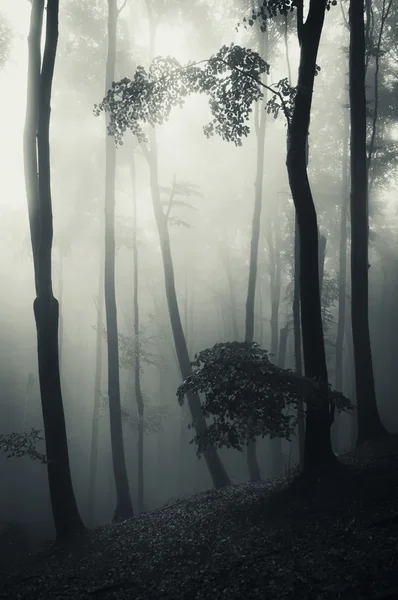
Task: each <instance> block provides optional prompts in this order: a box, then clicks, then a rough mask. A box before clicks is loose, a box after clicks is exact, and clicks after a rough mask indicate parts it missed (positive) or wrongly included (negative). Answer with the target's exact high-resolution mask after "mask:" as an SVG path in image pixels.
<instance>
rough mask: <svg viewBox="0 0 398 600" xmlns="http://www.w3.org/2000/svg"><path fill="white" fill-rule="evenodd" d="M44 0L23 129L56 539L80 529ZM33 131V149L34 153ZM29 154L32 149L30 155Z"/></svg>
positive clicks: (49, 29) (55, 5) (52, 33)
mask: <svg viewBox="0 0 398 600" xmlns="http://www.w3.org/2000/svg"><path fill="white" fill-rule="evenodd" d="M43 10H44V0H35V1H34V2H33V3H32V13H31V22H30V31H29V38H28V44H29V64H28V98H27V111H26V123H25V131H24V155H25V179H26V187H27V198H28V208H29V224H30V232H31V240H32V251H33V259H34V269H35V284H36V299H35V301H34V303H33V310H34V315H35V320H36V328H37V355H38V363H39V382H40V393H41V403H42V411H43V422H44V434H45V444H46V454H47V458H48V460H49V462H48V465H47V471H48V482H49V488H50V498H51V508H52V512H53V517H54V523H55V529H56V533H57V537H58V538H62V537H65V536H66V535H68V534H71V533H73V532H76V531H81V530H83V529H84V526H83V522H82V520H81V518H80V514H79V511H78V508H77V504H76V498H75V495H74V491H73V485H72V479H71V473H70V465H69V454H68V442H67V436H66V427H65V415H64V408H63V401H62V392H61V381H60V371H59V354H58V325H59V305H58V301H57V300H56V298H54V296H53V290H52V273H51V254H52V242H53V217H52V200H51V176H50V175H51V169H50V141H49V132H50V113H51V92H52V81H53V74H54V65H55V57H56V52H57V42H58V12H59V1H58V0H48V3H47V22H46V40H45V47H44V55H43V62H42V64H41V55H40V43H41V31H42V23H43ZM36 132H37V153H36ZM30 153H32V154H30Z"/></svg>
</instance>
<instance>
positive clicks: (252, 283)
mask: <svg viewBox="0 0 398 600" xmlns="http://www.w3.org/2000/svg"><path fill="white" fill-rule="evenodd" d="M259 43H260V54H261V56H264V55H265V54H266V50H267V47H268V31H266V32H265V34H264V35H261V34H259ZM265 102H266V99H264V105H265ZM264 105H263V104H262V103H260V105H259V106H258V107H257V111H260V115H259V118H258V120H257V119H256V141H257V152H256V181H255V186H254V187H255V196H254V207H253V219H252V233H251V240H250V259H249V278H248V285H247V297H246V318H245V342H248V343H252V342H253V340H254V306H255V299H256V284H257V263H258V245H259V240H260V219H261V208H262V198H263V178H264V142H265V125H266V115H267V113H266V111H265V110H264V108H265V106H264ZM256 443H257V442H256V440H255V439H253V440H249V441H248V443H247V466H248V470H249V475H250V481H252V482H255V481H260V480H261V471H260V466H259V464H258V460H257V456H256Z"/></svg>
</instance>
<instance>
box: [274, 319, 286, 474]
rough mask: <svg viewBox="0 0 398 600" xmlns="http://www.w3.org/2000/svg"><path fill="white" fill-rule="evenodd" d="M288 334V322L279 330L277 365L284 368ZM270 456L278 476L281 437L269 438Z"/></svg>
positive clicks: (279, 472) (281, 470) (281, 464)
mask: <svg viewBox="0 0 398 600" xmlns="http://www.w3.org/2000/svg"><path fill="white" fill-rule="evenodd" d="M288 336H289V327H288V324H287V323H286V325H285V326H284V327H282V328H281V330H280V332H279V347H278V358H277V365H278V367H280V368H281V369H284V368H285V364H286V350H287V340H288ZM271 447H272V458H273V475H274V477H278V476H280V475H281V472H283V453H282V438H280V437H276V438H274V439H273V440H271Z"/></svg>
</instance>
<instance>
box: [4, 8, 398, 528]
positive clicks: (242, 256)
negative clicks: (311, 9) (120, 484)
mask: <svg viewBox="0 0 398 600" xmlns="http://www.w3.org/2000/svg"><path fill="white" fill-rule="evenodd" d="M60 4H61V6H60V23H59V26H60V35H59V46H58V56H57V60H56V71H55V78H54V87H53V101H52V115H51V160H52V192H53V210H54V231H55V235H54V252H53V262H54V291H55V295H56V297H57V298H58V299H59V301H60V305H61V313H62V321H61V326H60V347H61V376H62V386H63V393H64V405H65V412H66V419H67V431H68V438H69V453H70V460H71V467H72V476H73V482H74V487H75V492H76V495H77V499H78V504H79V508H80V511H81V514H82V517H83V519H85V517H86V510H87V482H88V467H89V456H90V454H89V453H90V443H91V421H92V414H93V397H94V370H95V340H96V331H95V328H94V327H95V323H96V303H95V300H96V298H97V296H98V285H99V284H98V280H99V258H100V249H101V248H102V244H103V239H102V237H101V236H100V221H99V216H101V217H102V212H103V200H104V177H105V176H104V171H103V164H104V152H105V143H104V117H103V115H102V116H101V117H99V118H97V117H95V116H94V115H93V104H94V103H95V102H99V101H101V99H102V97H103V95H104V91H105V90H104V75H105V56H106V9H107V6H106V2H105V0H96V1H91V0H80V1H77V0H72V1H70V0H63V1H62V2H61V3H60ZM198 4H199V5H200V6H201V9H200V10H198V12H197V14H194V15H192V14H191V13H190V11H188V10H184V7H183V3H182V8H181V10H176V11H170V12H169V13H167V15H166V16H165V17H164V20H163V23H162V24H161V25H160V26H159V28H158V31H157V38H156V54H160V55H171V56H174V57H176V58H177V59H178V60H180V61H181V62H186V61H187V60H201V59H203V58H206V57H208V56H209V55H210V54H212V53H214V52H216V51H217V50H218V49H219V47H220V46H221V45H222V44H223V43H228V44H229V43H230V42H236V43H240V44H242V45H246V46H252V47H253V48H256V41H255V35H254V30H249V31H245V30H244V29H243V28H240V29H239V31H238V32H237V31H236V30H235V26H236V24H237V22H238V21H239V20H240V19H241V18H242V17H243V16H244V14H245V2H243V1H242V2H238V0H236V1H235V3H230V2H224V3H222V2H221V3H220V2H213V1H212V0H208V2H202V3H200V2H198ZM30 8H31V5H30V4H29V3H28V2H26V0H0V11H1V13H0V15H1V18H2V19H5V20H6V21H7V22H8V24H9V26H10V28H11V30H12V34H13V35H12V42H11V47H10V54H9V59H8V61H7V62H6V64H5V66H4V68H3V69H2V70H1V71H0V89H1V90H2V94H1V111H0V131H1V136H0V165H1V177H0V211H1V215H0V281H1V293H0V393H1V396H0V431H1V432H2V433H6V432H9V431H22V430H23V429H25V428H30V427H37V428H42V417H41V407H40V396H39V388H38V373H37V355H36V328H35V323H34V318H33V310H32V302H33V299H34V282H33V264H32V259H31V247H30V236H29V226H28V218H27V206H26V195H25V187H24V172H23V155H22V133H23V126H24V117H25V106H26V71H27V35H28V27H29V15H30ZM206 14H208V15H209V16H206ZM291 31H292V34H291V35H290V36H289V54H290V61H291V68H292V75H293V79H294V81H295V78H296V74H297V61H298V47H297V42H296V38H295V35H294V27H292V28H291ZM119 33H120V35H119V40H118V45H119V48H120V53H119V54H118V57H117V77H118V78H121V77H124V76H130V77H131V76H132V75H133V73H132V72H131V69H130V70H129V67H126V65H128V62H129V60H130V59H132V60H133V61H134V62H135V63H136V64H148V54H149V53H148V24H147V19H146V12H145V6H144V5H143V4H142V3H141V2H139V1H138V0H135V1H133V0H128V2H127V6H126V8H125V9H124V10H123V12H122V13H121V16H120V24H119ZM275 38H277V35H276V34H275ZM347 45H348V33H347V31H346V29H345V28H344V26H343V24H342V17H341V12H340V8H339V7H336V8H333V9H332V10H331V11H330V12H329V13H328V14H327V19H326V25H325V29H324V34H323V37H322V43H321V48H320V54H319V59H318V64H319V65H320V66H321V72H320V74H319V75H318V77H317V79H316V82H315V95H314V108H313V115H312V120H311V131H310V138H309V141H310V165H309V167H310V177H311V183H312V187H313V194H314V200H315V204H316V207H317V210H318V214H319V223H320V229H321V231H322V232H323V233H324V234H325V235H326V236H327V253H326V262H325V281H326V282H329V283H328V290H329V292H330V298H329V305H328V306H327V307H326V308H325V310H327V311H328V315H330V324H329V327H328V329H327V331H326V334H325V335H326V338H327V341H328V343H329V345H328V356H329V375H330V380H331V382H332V383H333V378H334V371H333V368H334V349H333V344H334V340H335V336H336V324H335V319H336V315H337V295H336V290H337V275H338V247H339V227H340V225H339V211H340V205H341V199H342V183H341V172H342V166H341V161H342V137H343V108H342V104H344V102H346V96H345V91H344V82H345V74H346V72H347V69H348V66H347V57H346V54H345V53H344V47H346V46H347ZM129 48H132V49H133V50H129ZM126 49H127V51H128V53H129V54H126V53H125V52H126ZM387 50H388V49H387ZM267 60H268V61H269V62H270V64H271V75H270V79H269V80H270V81H271V82H276V81H278V80H279V79H280V78H282V77H285V76H287V64H286V55H285V48H284V43H283V39H282V38H281V37H280V38H279V42H278V43H275V44H274V45H273V47H272V48H271V52H270V56H269V57H268V58H267ZM394 64H395V62H394V56H393V55H391V54H389V52H387V53H386V55H385V56H384V57H383V59H382V66H383V69H385V73H386V75H385V77H386V78H387V79H386V84H385V85H386V86H387V87H388V82H389V81H390V82H392V84H393V83H394V79H392V80H391V79H390V80H389V79H388V78H391V77H392V78H394ZM391 72H392V75H391ZM397 72H398V70H396V71H395V78H396V74H397ZM395 81H396V79H395ZM370 95H371V89H370ZM370 101H371V98H370ZM393 114H394V113H393ZM209 119H210V111H209V108H208V106H207V102H206V99H205V98H203V97H201V98H196V97H192V98H190V99H189V100H188V101H187V103H186V105H185V107H184V108H183V109H182V110H179V109H175V110H173V111H172V116H171V119H170V121H169V122H168V123H167V124H165V125H163V126H161V127H158V128H157V140H158V152H159V180H160V183H161V185H162V186H165V187H170V185H171V183H172V181H173V177H174V176H175V177H176V179H177V181H184V182H189V183H190V184H191V185H192V186H194V188H193V189H194V190H196V191H197V192H198V194H197V195H196V194H195V195H191V196H190V197H188V198H185V200H187V201H188V202H189V203H190V204H192V206H193V207H194V208H193V209H188V208H185V207H178V208H175V209H174V210H173V215H174V216H175V217H176V218H178V219H180V220H182V221H184V222H185V223H186V224H188V225H189V227H187V226H184V225H175V226H172V227H170V236H171V241H172V252H173V259H174V266H175V271H176V287H177V292H178V298H179V303H180V311H181V315H182V318H183V325H184V329H185V333H186V335H187V341H188V347H189V352H190V354H191V355H192V356H193V355H194V353H195V352H197V351H199V350H201V349H204V348H206V347H210V346H212V345H213V344H215V343H216V342H218V341H226V340H232V339H234V332H233V326H232V318H231V287H230V286H229V283H228V279H227V270H226V267H225V264H226V263H225V257H227V262H228V264H229V265H230V269H231V281H232V295H234V298H235V302H236V318H237V323H238V333H239V339H240V340H242V339H243V335H244V314H245V313H244V308H245V301H246V287H247V276H248V258H249V244H250V233H251V219H252V209H253V202H254V180H255V169H256V141H255V135H254V133H253V132H252V134H251V135H250V136H249V137H248V138H247V139H246V140H245V141H244V142H243V145H242V147H238V148H237V147H235V146H234V145H232V144H228V143H226V142H224V141H222V140H221V139H219V138H211V139H206V138H205V136H204V135H203V132H202V127H203V125H205V124H206V123H207V122H208V120H209ZM396 120H398V114H397V115H396ZM396 120H394V117H391V118H390V119H389V120H386V121H385V122H383V125H382V127H381V129H382V135H383V137H384V138H385V139H387V140H389V141H390V142H391V144H392V143H396V139H397V135H396V134H397V126H396ZM285 149H286V127H285V124H284V121H283V118H282V117H280V118H279V119H277V120H274V119H273V118H272V117H271V116H270V117H269V118H268V121H267V130H266V138H265V169H264V172H265V176H264V195H263V213H262V217H261V219H262V234H261V240H260V249H259V271H258V283H257V295H256V306H257V308H256V324H255V339H256V341H258V342H259V343H260V344H261V345H262V346H263V347H264V348H266V349H268V350H271V330H270V314H271V301H270V295H271V294H270V261H271V260H273V259H272V257H271V256H270V249H269V236H272V239H273V240H274V241H277V244H279V250H278V253H279V256H280V259H281V261H282V265H283V274H282V285H281V301H280V306H279V315H278V316H279V324H278V326H279V328H281V327H283V326H285V324H286V323H287V322H289V338H288V347H287V356H286V365H285V366H286V367H289V368H293V367H294V355H293V334H292V325H291V319H292V308H291V293H292V285H291V269H292V254H293V249H292V240H293V230H294V213H293V207H292V201H291V197H290V190H289V186H288V181H287V173H286V167H285ZM132 151H134V152H136V170H137V191H138V221H139V225H138V227H139V231H138V237H139V265H140V266H139V268H140V287H139V302H140V311H141V324H142V339H143V344H145V346H144V347H145V351H147V352H148V353H151V354H152V355H153V356H152V358H153V359H154V362H155V363H156V364H155V365H148V364H145V363H144V364H143V373H142V388H143V392H144V395H145V400H146V403H147V406H148V411H149V410H150V409H151V407H152V408H153V409H156V407H159V406H160V407H163V408H164V415H165V416H163V417H162V431H161V432H157V433H156V432H154V433H149V434H148V435H146V437H145V500H144V502H145V507H146V509H147V510H151V509H153V508H156V507H159V506H162V505H163V504H164V503H165V502H167V501H168V500H170V499H171V498H174V497H178V496H181V495H184V494H192V493H195V492H197V491H200V490H204V489H206V488H208V487H210V485H211V482H210V478H209V476H208V473H207V470H206V467H205V464H204V461H203V460H201V461H197V459H196V458H195V451H194V446H193V445H189V443H188V442H189V439H190V437H191V432H190V431H188V430H187V428H186V420H184V419H186V417H187V413H186V409H185V408H183V409H181V408H180V407H179V406H178V404H177V399H176V395H175V392H176V388H177V387H178V385H179V383H180V382H181V379H180V374H179V370H178V367H177V363H176V359H175V353H174V346H173V339H172V336H171V331H170V325H169V317H168V312H167V306H166V301H165V291H164V276H163V267H162V262H161V256H160V249H159V240H158V234H157V230H156V227H155V223H154V217H153V213H152V205H151V198H150V190H149V182H148V168H147V163H146V162H145V160H144V158H143V157H142V155H141V154H140V151H139V149H138V148H137V147H136V144H135V143H134V142H133V140H132V137H131V136H130V135H128V136H127V137H126V143H125V146H124V147H123V149H121V150H120V151H118V167H117V183H116V197H117V203H116V205H117V207H116V212H117V231H116V234H117V302H118V321H119V331H120V332H121V333H123V334H125V335H126V336H129V335H130V336H131V335H132V329H133V317H132V314H133V313H132V291H133V290H132V271H133V267H132V252H131V246H130V247H129V239H130V238H129V236H131V223H132V202H131V177H130V171H129V153H131V152H132ZM383 169H384V170H383ZM383 169H382V168H381V173H382V174H379V175H378V177H377V178H376V180H375V183H374V185H373V186H372V188H371V195H370V213H371V232H372V235H371V250H370V263H371V269H370V318H371V333H372V342H373V356H374V366H375V377H376V385H377V397H378V406H379V410H380V414H381V418H382V420H383V423H384V424H385V426H386V427H387V429H389V430H391V431H393V430H397V428H398V411H397V408H396V398H397V387H398V386H397V378H396V375H395V370H396V365H397V352H398V344H397V336H396V334H397V327H398V318H397V317H398V314H397V310H396V297H397V296H396V292H397V291H398V287H397V284H398V279H397V275H398V270H397V266H396V256H397V255H396V242H397V206H398V202H397V164H396V160H395V159H394V158H393V157H392V158H391V159H390V160H389V163H388V164H387V165H386V166H384V167H383ZM165 198H167V196H165ZM223 256H224V260H223ZM348 270H349V269H348ZM231 281H230V283H231ZM347 294H348V295H349V289H347ZM348 331H349V329H348ZM103 361H104V362H103V378H102V379H103V380H102V392H103V394H104V395H106V391H107V382H106V345H105V344H104V346H103ZM344 363H345V373H344V392H345V393H346V394H347V395H349V396H350V397H352V390H353V379H352V356H351V354H350V342H349V335H348V336H347V339H346V343H345V361H344ZM121 391H122V404H123V405H124V406H126V407H127V408H128V409H129V410H130V411H131V412H132V413H135V412H136V403H135V398H134V393H133V391H134V386H133V375H132V373H131V372H129V370H128V369H124V368H121ZM162 414H163V413H162ZM352 421H353V419H352V417H343V425H342V430H341V435H340V438H339V443H338V446H339V447H336V448H335V450H336V451H343V450H344V449H346V448H350V447H351V446H352V444H353V443H354V441H355V431H354V428H353V426H352ZM100 427H101V431H100V453H99V476H98V477H99V480H98V486H97V495H96V512H95V522H96V524H100V523H104V522H107V521H109V520H110V518H111V515H112V512H113V507H114V483H113V473H112V469H111V457H110V440H109V419H108V412H107V410H106V402H105V401H104V409H103V416H102V418H101V426H100ZM124 434H125V451H126V457H127V464H128V472H129V479H130V489H131V493H132V496H133V503H135V498H136V494H137V491H136V490H137V483H136V482H137V467H136V462H137V460H136V443H137V432H136V431H135V430H134V429H133V428H132V427H131V426H129V424H128V423H125V424H124ZM283 451H284V455H285V460H286V461H287V462H289V460H290V461H291V462H294V461H297V443H296V441H294V442H292V444H291V445H289V444H288V443H287V442H283ZM276 452H277V451H276V450H275V448H274V447H273V446H272V444H270V442H269V441H268V440H264V441H261V442H259V445H258V459H259V462H260V466H261V471H262V475H263V477H269V476H273V475H282V474H283V472H284V462H283V461H282V460H280V457H279V456H276ZM221 457H222V459H223V461H224V462H225V465H226V467H227V469H228V473H229V475H230V477H231V479H232V480H233V481H234V482H243V481H246V480H247V479H248V474H247V468H246V461H245V456H244V455H243V454H240V453H238V452H235V451H228V452H227V451H222V452H221ZM0 473H1V485H0V521H8V520H16V521H20V522H24V523H29V524H30V526H32V527H33V528H34V529H35V530H36V531H41V532H44V534H45V535H47V534H49V533H51V532H52V517H51V511H50V503H49V495H48V483H47V474H46V468H45V466H43V465H40V464H36V463H34V462H32V461H30V460H29V459H27V458H24V459H18V460H6V459H5V458H4V456H2V455H0Z"/></svg>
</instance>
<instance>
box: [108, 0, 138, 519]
mask: <svg viewBox="0 0 398 600" xmlns="http://www.w3.org/2000/svg"><path fill="white" fill-rule="evenodd" d="M117 14H118V13H117V3H116V0H108V51H107V57H106V75H105V94H106V93H107V91H108V90H109V89H110V87H111V85H112V82H113V80H114V76H115V61H116V25H117ZM107 124H108V116H107V117H106V125H107ZM106 134H107V129H106ZM115 176H116V148H115V144H114V141H113V139H112V137H111V136H109V135H106V146H105V280H104V285H105V288H104V292H105V314H106V329H107V343H108V396H109V420H110V431H111V447H112V462H113V472H114V477H115V486H116V507H115V512H114V515H113V520H114V521H117V520H121V519H127V518H129V517H131V516H133V507H132V503H131V497H130V490H129V482H128V478H127V468H126V458H125V453H124V443H123V428H122V415H121V406H120V374H119V346H118V327H117V307H116V291H115Z"/></svg>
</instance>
